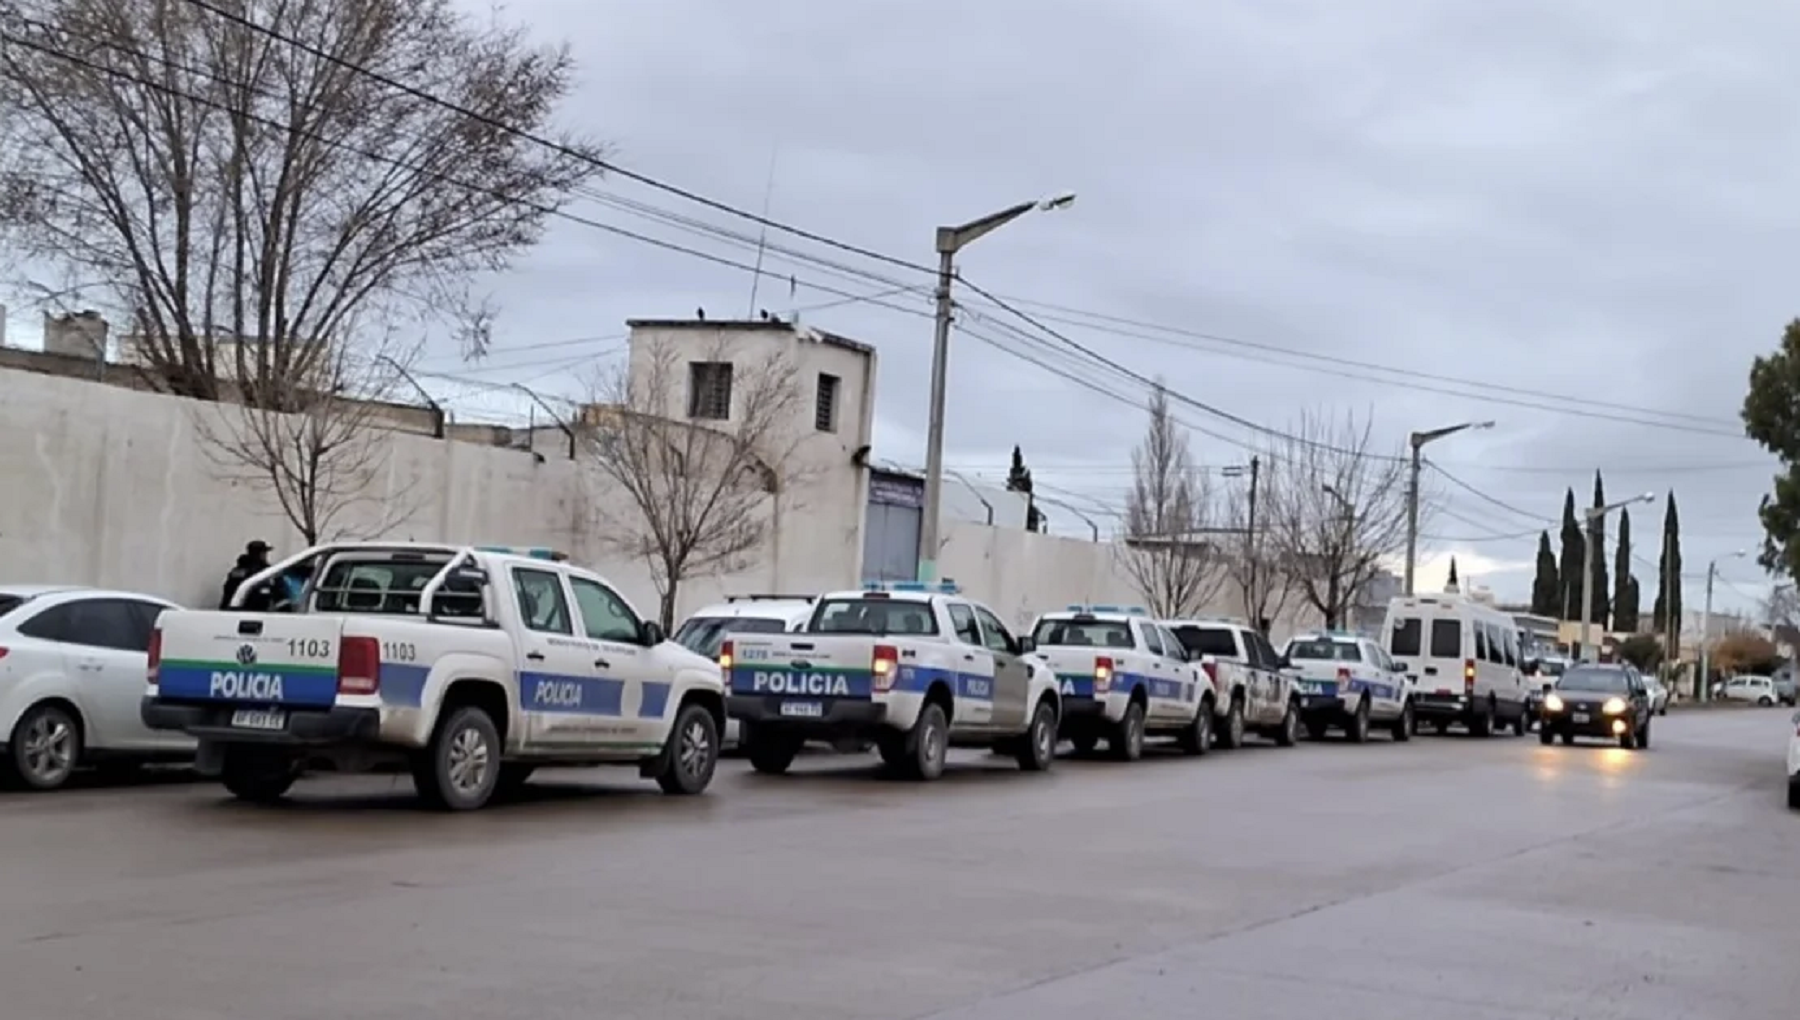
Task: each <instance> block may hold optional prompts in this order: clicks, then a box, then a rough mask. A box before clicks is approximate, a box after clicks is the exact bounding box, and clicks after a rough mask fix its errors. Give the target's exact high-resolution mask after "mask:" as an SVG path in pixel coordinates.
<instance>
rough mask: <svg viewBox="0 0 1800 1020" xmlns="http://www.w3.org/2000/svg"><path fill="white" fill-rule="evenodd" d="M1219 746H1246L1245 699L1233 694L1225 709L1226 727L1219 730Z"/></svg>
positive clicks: (1231, 748)
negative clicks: (1229, 703) (1228, 706)
mask: <svg viewBox="0 0 1800 1020" xmlns="http://www.w3.org/2000/svg"><path fill="white" fill-rule="evenodd" d="M1219 746H1220V747H1223V748H1226V749H1228V750H1236V749H1237V748H1240V747H1243V746H1244V699H1242V698H1239V697H1236V696H1233V697H1232V699H1231V707H1230V708H1228V709H1226V710H1225V728H1224V729H1222V730H1220V731H1219Z"/></svg>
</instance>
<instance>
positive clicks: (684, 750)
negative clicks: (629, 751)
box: [656, 704, 719, 797]
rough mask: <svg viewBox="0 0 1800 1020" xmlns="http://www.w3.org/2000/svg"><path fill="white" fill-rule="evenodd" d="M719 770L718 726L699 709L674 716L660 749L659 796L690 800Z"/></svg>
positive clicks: (704, 787) (691, 708)
mask: <svg viewBox="0 0 1800 1020" xmlns="http://www.w3.org/2000/svg"><path fill="white" fill-rule="evenodd" d="M718 767H719V726H718V723H716V722H714V721H713V717H712V713H711V712H708V711H707V710H706V708H705V706H703V705H692V704H690V705H688V706H686V707H684V708H683V709H682V710H681V711H680V712H678V713H676V716H675V728H674V729H673V730H671V731H670V733H669V743H668V746H667V747H665V748H663V763H662V771H660V772H659V773H657V776H656V785H658V786H660V787H662V792H664V793H670V794H676V795H678V796H686V797H691V796H693V795H694V794H697V793H700V792H701V791H703V790H705V789H706V787H707V785H708V784H709V783H711V782H712V777H713V772H714V770H716V769H717V768H718Z"/></svg>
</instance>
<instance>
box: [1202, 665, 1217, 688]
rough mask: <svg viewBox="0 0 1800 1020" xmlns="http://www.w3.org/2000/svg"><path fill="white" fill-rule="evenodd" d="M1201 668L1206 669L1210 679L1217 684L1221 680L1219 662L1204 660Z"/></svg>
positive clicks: (1207, 676)
mask: <svg viewBox="0 0 1800 1020" xmlns="http://www.w3.org/2000/svg"><path fill="white" fill-rule="evenodd" d="M1200 668H1201V669H1204V670H1206V678H1207V679H1208V680H1211V681H1212V682H1213V683H1215V684H1216V683H1218V682H1219V664H1218V663H1216V662H1202V663H1201V664H1200Z"/></svg>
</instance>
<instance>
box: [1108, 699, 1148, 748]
mask: <svg viewBox="0 0 1800 1020" xmlns="http://www.w3.org/2000/svg"><path fill="white" fill-rule="evenodd" d="M1106 750H1107V751H1108V752H1109V753H1110V754H1111V755H1112V758H1113V760H1114V761H1137V760H1138V759H1139V758H1142V757H1143V756H1144V706H1142V705H1140V704H1138V703H1137V702H1135V701H1134V702H1132V703H1131V704H1129V705H1126V706H1125V718H1123V719H1121V720H1119V725H1118V728H1117V729H1115V730H1114V731H1113V735H1112V736H1110V737H1108V738H1107V739H1106Z"/></svg>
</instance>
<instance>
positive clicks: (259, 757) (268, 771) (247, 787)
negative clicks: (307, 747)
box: [219, 748, 300, 804]
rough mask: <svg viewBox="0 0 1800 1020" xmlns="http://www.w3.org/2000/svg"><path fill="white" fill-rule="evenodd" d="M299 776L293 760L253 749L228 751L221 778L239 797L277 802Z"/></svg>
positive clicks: (266, 802)
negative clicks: (260, 752)
mask: <svg viewBox="0 0 1800 1020" xmlns="http://www.w3.org/2000/svg"><path fill="white" fill-rule="evenodd" d="M299 775H300V773H299V770H298V769H296V768H294V763H293V762H292V761H289V760H287V759H285V758H281V757H277V756H275V755H270V754H259V753H258V752H257V751H256V750H255V749H253V748H234V749H231V750H227V751H226V752H225V760H224V762H223V763H222V764H221V765H220V768H219V779H220V780H221V781H223V782H224V784H225V789H226V790H227V791H228V792H230V794H231V795H232V796H233V797H236V798H237V799H238V800H246V801H249V802H250V803H252V804H273V803H275V802H276V801H278V800H280V799H281V798H282V797H283V796H285V795H286V794H287V792H288V789H289V788H290V787H292V786H293V785H294V780H295V779H298V778H299Z"/></svg>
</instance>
